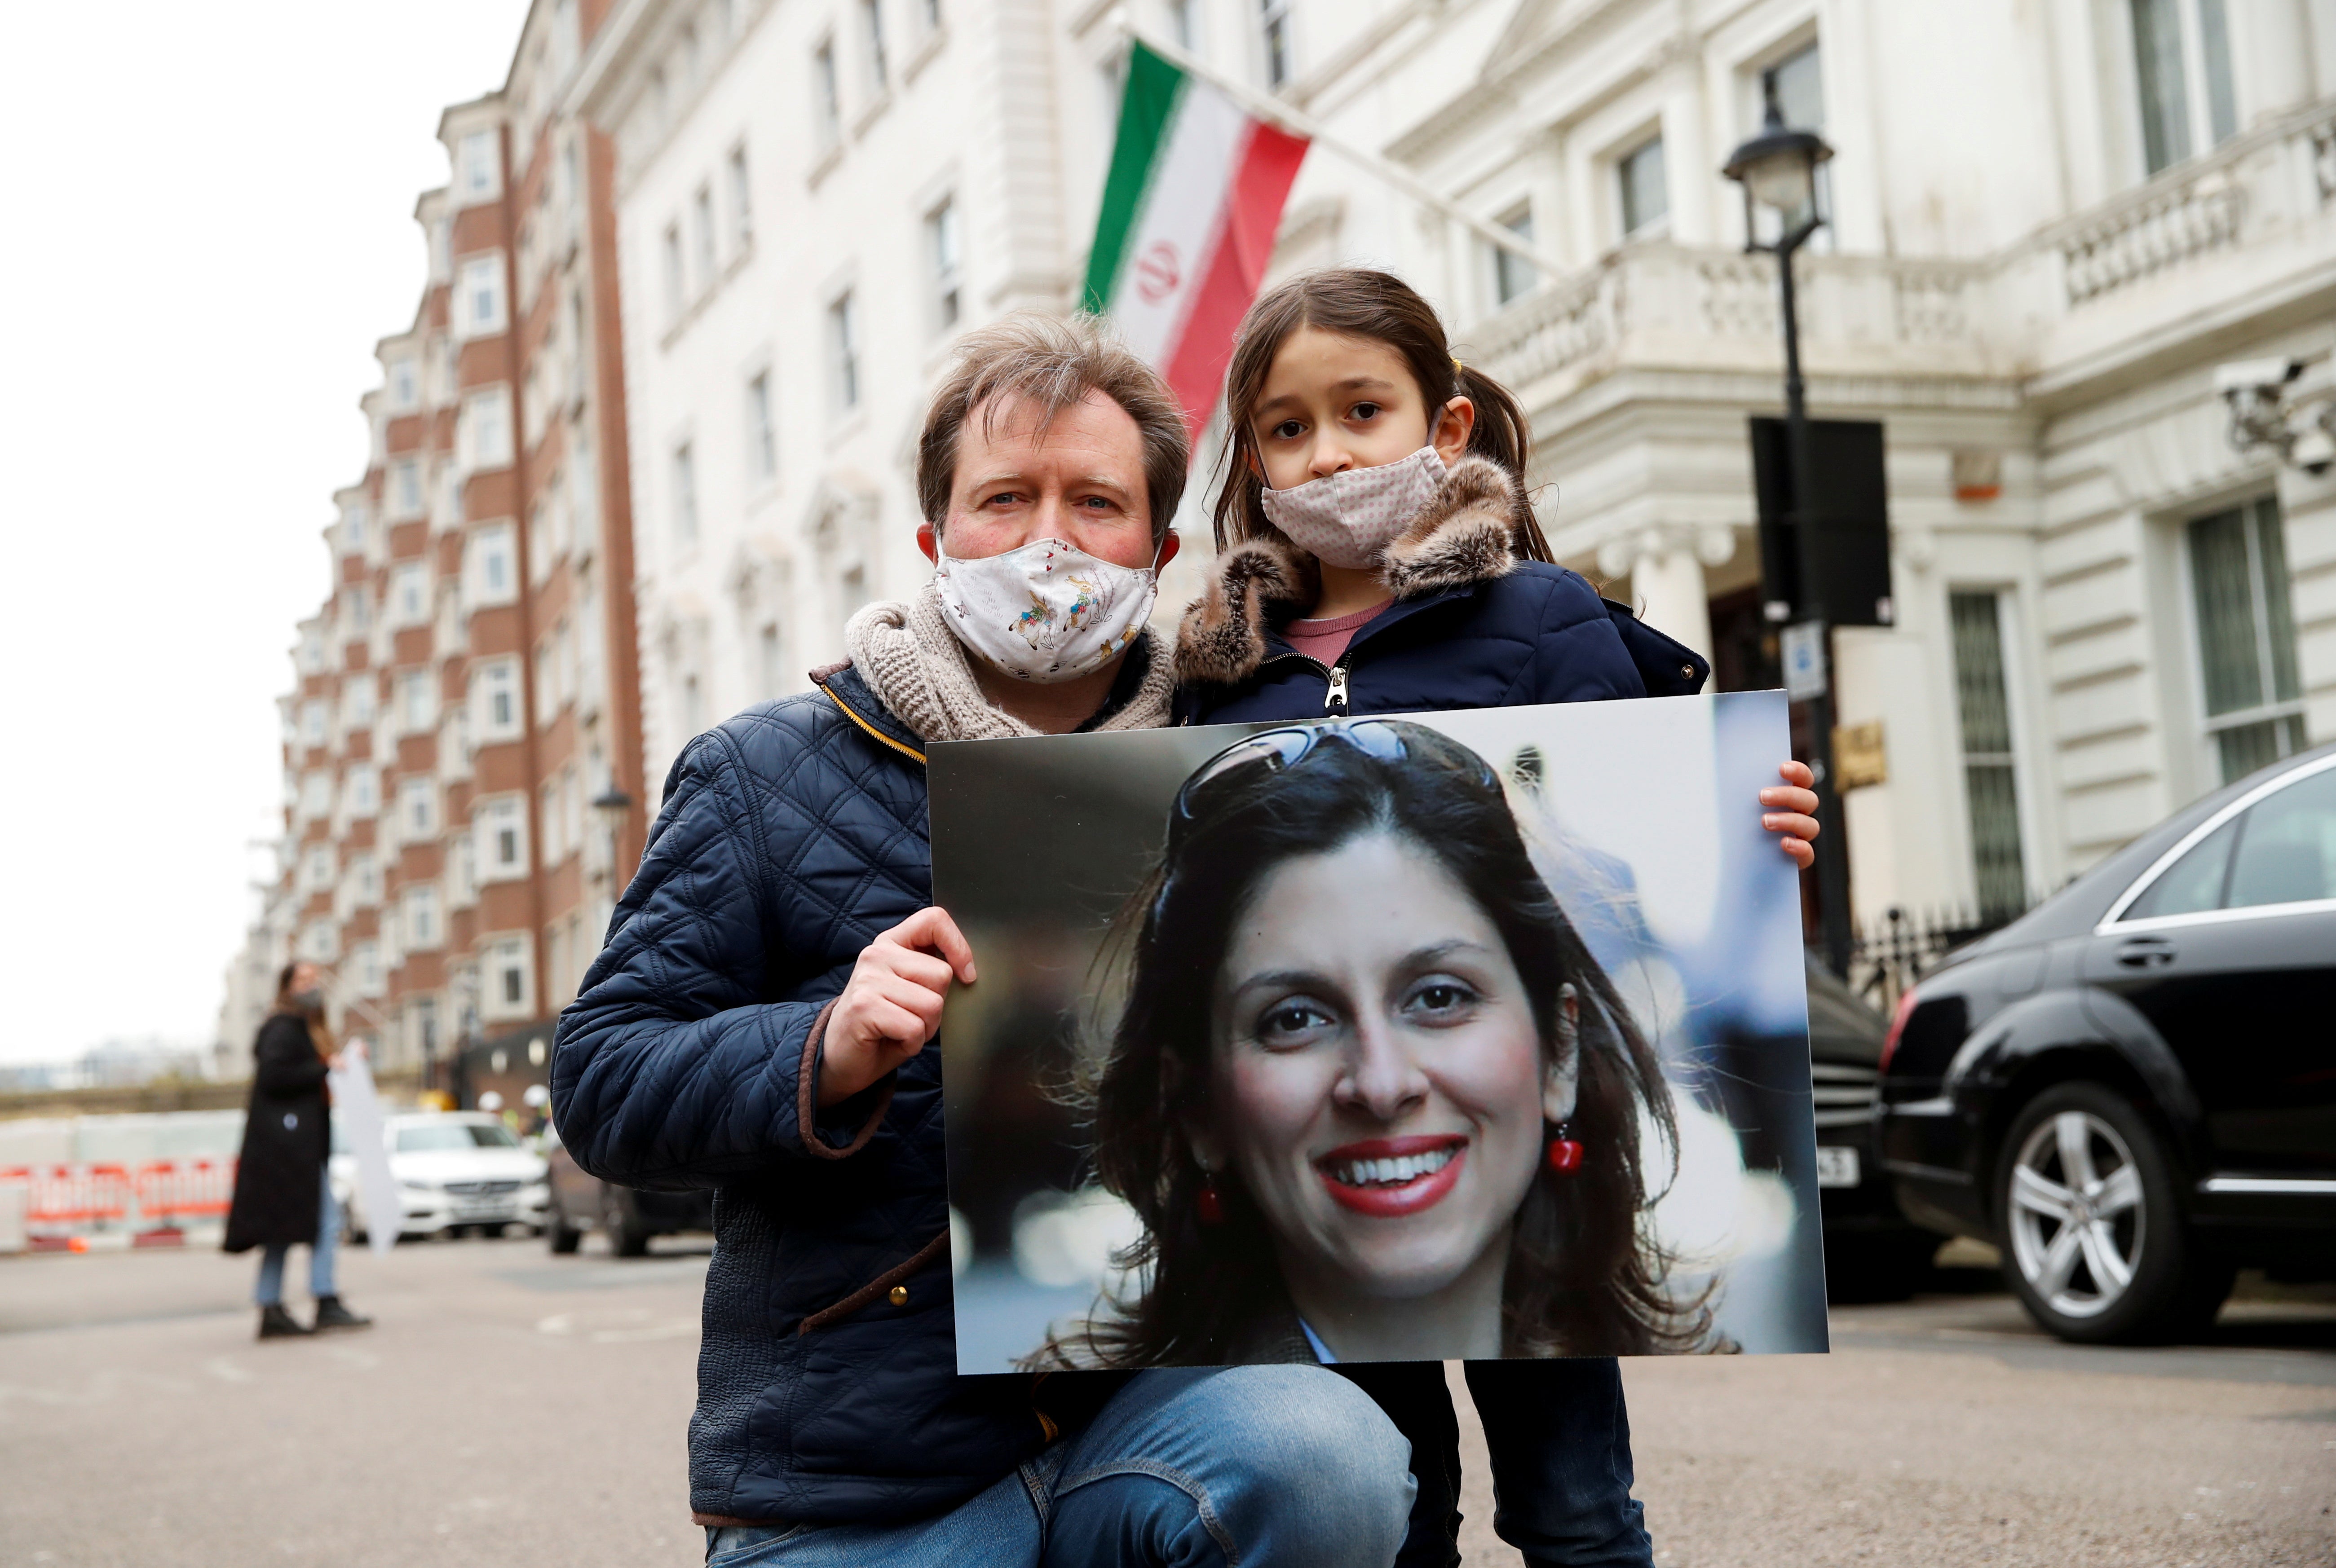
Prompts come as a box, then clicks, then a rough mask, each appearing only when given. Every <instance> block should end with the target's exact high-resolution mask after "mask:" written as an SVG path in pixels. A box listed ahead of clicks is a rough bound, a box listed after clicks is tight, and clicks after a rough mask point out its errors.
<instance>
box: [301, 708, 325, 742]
mask: <svg viewBox="0 0 2336 1568" xmlns="http://www.w3.org/2000/svg"><path fill="white" fill-rule="evenodd" d="M331 724H332V709H331V707H330V705H329V704H327V703H326V702H325V700H324V699H323V698H321V697H316V698H311V699H310V700H309V701H307V702H303V703H302V704H300V739H301V740H305V741H306V742H307V743H308V744H309V745H311V746H321V745H323V744H324V743H325V734H326V731H327V730H328V729H329V728H330V727H331Z"/></svg>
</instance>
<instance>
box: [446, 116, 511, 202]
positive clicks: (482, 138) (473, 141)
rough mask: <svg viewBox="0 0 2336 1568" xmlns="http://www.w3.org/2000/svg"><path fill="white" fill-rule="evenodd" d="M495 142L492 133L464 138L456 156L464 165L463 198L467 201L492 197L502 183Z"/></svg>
mask: <svg viewBox="0 0 2336 1568" xmlns="http://www.w3.org/2000/svg"><path fill="white" fill-rule="evenodd" d="M495 140H496V137H495V133H494V132H493V131H472V132H471V133H470V134H469V135H468V136H465V137H463V138H462V145H461V149H460V150H459V152H458V153H457V155H456V156H457V160H458V161H459V162H460V163H461V165H462V196H463V198H464V199H465V200H466V201H477V200H481V199H483V198H487V197H491V196H492V195H493V194H494V193H495V190H496V189H497V188H498V187H499V186H500V185H501V182H502V169H501V167H500V165H501V160H500V159H499V158H498V157H497V155H496V147H495Z"/></svg>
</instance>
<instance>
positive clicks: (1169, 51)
mask: <svg viewBox="0 0 2336 1568" xmlns="http://www.w3.org/2000/svg"><path fill="white" fill-rule="evenodd" d="M1119 28H1120V31H1121V32H1122V33H1124V34H1126V35H1127V36H1128V37H1130V38H1133V39H1134V40H1135V41H1136V42H1137V43H1139V44H1143V45H1144V47H1145V48H1146V49H1149V50H1151V51H1152V52H1153V53H1154V54H1157V55H1159V56H1160V57H1161V58H1162V59H1163V60H1165V61H1167V62H1168V63H1170V64H1171V65H1173V66H1175V67H1176V69H1178V70H1179V71H1182V72H1183V73H1186V74H1187V75H1190V76H1195V77H1198V78H1199V79H1200V80H1202V81H1203V82H1207V83H1209V85H1210V86H1212V87H1214V88H1215V89H1217V91H1218V92H1222V93H1223V94H1224V95H1225V96H1226V97H1228V98H1231V100H1232V101H1233V102H1236V103H1238V104H1240V105H1241V107H1242V108H1244V109H1246V110H1248V111H1250V112H1251V113H1252V114H1254V115H1256V116H1257V117H1258V118H1259V119H1260V120H1267V121H1272V122H1273V123H1275V124H1277V125H1279V126H1280V127H1281V128H1282V129H1283V130H1284V131H1289V132H1290V134H1291V135H1293V136H1302V137H1304V138H1305V139H1306V140H1309V141H1310V142H1313V143H1314V144H1315V145H1316V146H1319V147H1325V148H1328V149H1329V150H1331V151H1332V152H1335V153H1337V154H1338V156H1339V157H1341V158H1343V159H1345V160H1347V161H1348V162H1349V163H1352V164H1354V165H1356V166H1357V167H1358V168H1359V169H1362V170H1363V171H1364V172H1366V173H1368V174H1372V175H1376V176H1377V178H1379V179H1383V180H1385V181H1386V182H1387V184H1389V185H1392V186H1394V187H1395V188H1396V189H1397V190H1400V191H1402V192H1403V193H1404V194H1405V195H1406V196H1408V197H1410V198H1412V199H1413V200H1415V201H1417V202H1420V203H1422V204H1423V205H1425V206H1427V207H1430V208H1434V209H1435V210H1436V211H1437V212H1440V213H1442V214H1443V215H1444V216H1445V217H1446V218H1450V219H1452V221H1454V222H1455V223H1457V224H1459V225H1460V226H1461V227H1465V228H1466V229H1468V230H1469V231H1470V232H1472V233H1474V234H1475V235H1476V236H1477V237H1479V238H1481V239H1483V240H1484V242H1485V243H1486V244H1488V245H1494V246H1497V247H1500V248H1501V249H1503V250H1506V251H1511V252H1514V254H1516V255H1518V256H1523V257H1524V258H1525V259H1526V260H1527V261H1530V262H1532V263H1533V265H1534V266H1537V267H1539V268H1541V269H1542V271H1543V272H1544V273H1546V274H1547V275H1548V276H1552V277H1560V276H1564V275H1565V274H1566V273H1567V272H1570V271H1572V268H1571V267H1570V266H1567V264H1565V263H1564V262H1562V261H1559V260H1558V259H1557V258H1556V257H1554V256H1547V255H1544V254H1543V252H1541V251H1539V250H1536V249H1534V248H1533V242H1532V241H1531V240H1529V239H1526V238H1525V237H1523V236H1522V235H1519V234H1515V233H1513V232H1511V231H1510V230H1508V229H1505V228H1504V227H1501V226H1500V225H1499V224H1497V223H1493V222H1489V221H1487V220H1486V219H1484V218H1479V217H1477V216H1476V215H1475V213H1473V212H1471V211H1469V210H1468V209H1467V208H1465V207H1462V206H1461V205H1460V204H1459V203H1458V202H1456V201H1454V200H1452V199H1451V198H1449V197H1446V196H1444V195H1441V194H1439V193H1438V192H1436V191H1435V190H1433V189H1429V188H1428V186H1427V185H1426V182H1425V181H1423V180H1421V179H1419V177H1418V176H1416V175H1415V174H1413V173H1412V172H1411V171H1410V170H1409V169H1406V168H1404V167H1403V166H1402V165H1401V164H1397V163H1392V162H1389V161H1388V160H1387V159H1384V158H1381V157H1380V156H1379V155H1378V154H1377V153H1376V152H1369V151H1366V150H1364V149H1362V148H1359V147H1357V146H1356V145H1355V144H1354V143H1352V142H1350V141H1347V140H1342V139H1341V138H1339V137H1338V136H1336V135H1334V134H1332V133H1331V131H1329V129H1327V128H1326V127H1325V126H1324V125H1323V124H1322V122H1321V121H1319V120H1316V119H1314V118H1313V117H1312V116H1311V115H1309V114H1305V113H1302V112H1300V111H1298V110H1295V109H1292V108H1291V107H1290V105H1288V104H1287V103H1284V102H1281V100H1280V99H1279V98H1276V97H1274V96H1273V95H1272V94H1270V93H1266V92H1259V91H1258V90H1257V89H1255V88H1254V87H1251V86H1250V85H1249V84H1248V83H1247V82H1241V81H1237V80H1235V79H1234V78H1233V77H1231V76H1228V75H1226V74H1225V73H1222V72H1221V71H1218V70H1216V69H1215V68H1213V67H1212V66H1211V65H1209V64H1208V63H1206V62H1204V61H1202V60H1201V59H1199V58H1197V57H1195V56H1194V55H1192V53H1188V52H1187V51H1185V50H1183V49H1181V48H1179V47H1177V46H1176V45H1175V44H1171V43H1169V42H1168V41H1167V40H1166V39H1164V38H1161V37H1158V36H1155V35H1154V34H1152V33H1151V32H1150V31H1148V30H1147V29H1145V28H1143V27H1139V26H1137V25H1136V24H1134V23H1133V22H1130V21H1128V20H1127V19H1126V16H1125V14H1124V13H1123V14H1122V15H1121V17H1120V23H1119Z"/></svg>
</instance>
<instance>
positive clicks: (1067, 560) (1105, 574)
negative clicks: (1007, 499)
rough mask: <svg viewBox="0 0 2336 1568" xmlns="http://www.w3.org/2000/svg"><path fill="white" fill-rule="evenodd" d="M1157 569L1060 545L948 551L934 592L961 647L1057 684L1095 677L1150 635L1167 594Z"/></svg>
mask: <svg viewBox="0 0 2336 1568" xmlns="http://www.w3.org/2000/svg"><path fill="white" fill-rule="evenodd" d="M1152 559H1153V564H1152V565H1151V566H1116V565H1114V564H1113V563H1112V562H1110V561H1105V560H1099V559H1097V558H1096V557H1094V556H1090V555H1088V554H1087V553H1086V552H1085V550H1082V549H1080V548H1079V547H1076V545H1072V544H1068V543H1066V542H1065V541H1064V540H1061V539H1034V540H1032V541H1031V542H1030V543H1029V544H1027V545H1024V546H1023V547H1021V548H1020V549H1017V550H1008V551H1007V552H1006V553H1005V554H1004V555H1000V556H984V557H981V558H980V559H978V560H972V561H960V560H954V559H952V558H951V557H950V556H949V551H948V549H947V548H946V547H944V548H942V549H940V551H939V560H938V561H937V562H936V563H935V566H936V569H935V571H934V573H933V586H934V587H936V588H938V589H939V591H940V596H941V611H942V614H943V615H946V616H947V617H948V619H949V630H950V631H952V632H955V633H956V634H957V636H958V641H959V642H960V643H963V644H965V645H966V646H967V647H968V648H970V649H971V650H972V651H973V653H974V654H975V655H976V656H977V657H978V658H979V659H981V660H982V661H983V662H984V663H988V665H990V666H991V667H992V668H993V669H997V670H1000V671H1003V672H1004V673H1007V674H1008V675H1012V676H1014V677H1015V678H1016V679H1017V680H1022V681H1028V682H1033V683H1034V684H1037V685H1041V686H1050V685H1053V684H1055V683H1056V682H1059V681H1076V680H1077V679H1078V678H1079V677H1080V676H1082V675H1091V674H1093V673H1095V672H1096V671H1098V670H1100V669H1102V668H1104V667H1105V665H1107V664H1109V663H1111V662H1112V660H1114V659H1115V658H1117V657H1118V656H1119V655H1120V654H1121V653H1124V652H1126V650H1127V647H1128V645H1129V644H1132V643H1134V641H1135V639H1136V638H1137V637H1139V636H1141V635H1142V634H1143V633H1144V623H1145V622H1146V621H1148V620H1150V619H1151V617H1152V605H1153V601H1154V600H1156V599H1158V598H1159V596H1160V576H1159V572H1158V569H1157V568H1158V566H1159V563H1160V557H1159V553H1158V552H1157V551H1156V550H1155V551H1154V552H1153V558H1152Z"/></svg>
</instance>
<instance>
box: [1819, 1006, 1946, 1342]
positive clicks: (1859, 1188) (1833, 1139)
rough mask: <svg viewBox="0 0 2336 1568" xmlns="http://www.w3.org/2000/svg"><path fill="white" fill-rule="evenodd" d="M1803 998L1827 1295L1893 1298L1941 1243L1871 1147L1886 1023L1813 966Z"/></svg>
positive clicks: (1909, 1286)
mask: <svg viewBox="0 0 2336 1568" xmlns="http://www.w3.org/2000/svg"><path fill="white" fill-rule="evenodd" d="M1808 996H1809V1080H1810V1085H1811V1087H1812V1088H1813V1089H1815V1094H1816V1130H1817V1205H1818V1207H1819V1209H1820V1211H1821V1213H1822V1215H1823V1218H1824V1222H1825V1292H1826V1294H1827V1295H1829V1296H1831V1297H1832V1298H1833V1299H1834V1300H1835V1301H1837V1302H1873V1301H1886V1300H1894V1299H1896V1298H1899V1297H1903V1296H1905V1295H1907V1294H1908V1293H1910V1292H1912V1291H1913V1289H1914V1287H1915V1285H1916V1284H1918V1283H1919V1282H1921V1281H1922V1277H1923V1275H1924V1274H1925V1273H1927V1272H1928V1270H1929V1268H1930V1265H1931V1258H1932V1254H1933V1253H1936V1252H1937V1251H1938V1250H1939V1238H1938V1236H1937V1235H1935V1234H1932V1232H1930V1231H1926V1230H1924V1229H1922V1227H1921V1226H1919V1225H1916V1224H1913V1223H1912V1222H1910V1221H1909V1220H1908V1219H1907V1218H1906V1216H1905V1215H1903V1213H1901V1212H1900V1210H1899V1207H1898V1199H1897V1195H1896V1194H1895V1193H1894V1192H1893V1191H1892V1188H1891V1182H1890V1177H1889V1176H1888V1174H1887V1173H1886V1172H1884V1171H1883V1168H1882V1161H1881V1159H1880V1158H1879V1157H1878V1155H1877V1151H1876V1149H1875V1147H1874V1087H1875V1082H1876V1080H1877V1079H1878V1078H1879V1077H1880V1071H1881V1065H1882V1046H1883V1040H1884V1039H1885V1038H1886V1037H1887V1035H1888V1033H1889V1030H1890V1021H1889V1020H1888V1019H1886V1018H1884V1017H1883V1015H1882V1014H1880V1013H1879V1012H1876V1011H1874V1009H1873V1008H1872V1007H1870V1006H1868V1005H1866V1003H1865V1002H1864V1001H1863V1000H1862V999H1861V998H1860V997H1859V996H1858V994H1857V993H1856V992H1854V991H1852V990H1851V989H1850V988H1849V987H1848V986H1847V985H1846V984H1844V983H1843V982H1842V981H1840V980H1839V979H1838V978H1836V977H1835V974H1834V973H1833V972H1832V971H1831V970H1829V969H1826V968H1825V966H1824V965H1822V964H1820V963H1816V962H1815V961H1814V960H1812V961H1811V962H1810V963H1809V966H1808Z"/></svg>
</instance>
